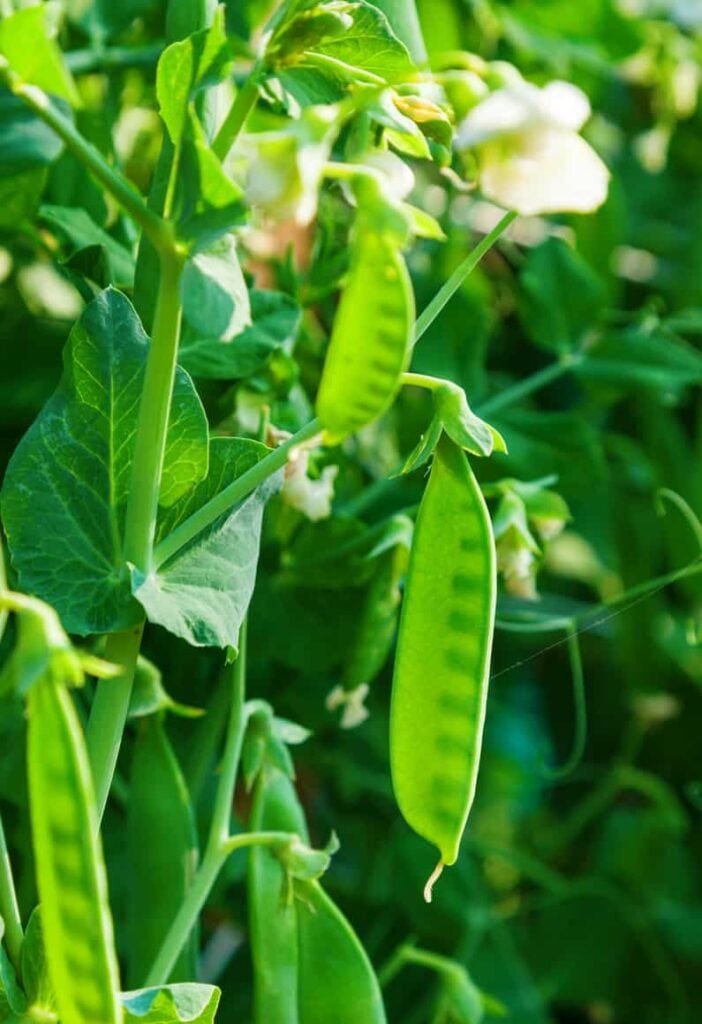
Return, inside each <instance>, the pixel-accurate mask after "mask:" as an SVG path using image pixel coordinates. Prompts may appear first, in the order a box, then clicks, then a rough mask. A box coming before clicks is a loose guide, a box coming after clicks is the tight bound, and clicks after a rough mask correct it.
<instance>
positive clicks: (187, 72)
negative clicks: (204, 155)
mask: <svg viewBox="0 0 702 1024" xmlns="http://www.w3.org/2000/svg"><path fill="white" fill-rule="evenodd" d="M231 64H232V54H231V51H230V49H229V44H228V42H227V36H226V33H225V29H224V7H218V8H217V11H216V13H215V17H214V20H213V22H212V27H211V28H208V29H203V30H202V31H201V32H193V34H192V35H190V36H188V37H187V39H183V40H181V41H179V42H177V43H172V44H171V45H170V46H168V47H167V48H166V49H165V50H164V51H163V53H162V54H161V57H160V59H159V62H158V67H157V69H156V96H157V98H158V102H159V107H160V110H161V117H162V118H163V120H164V122H165V124H166V128H167V129H168V134H169V135H170V137H171V141H172V142H173V144H174V145H175V146H179V145H180V143H181V142H182V141H183V137H184V135H185V134H186V132H187V131H188V128H189V113H190V107H191V104H192V103H193V101H194V99H195V97H196V95H197V93H198V92H199V91H200V90H201V89H206V88H208V87H209V86H213V85H217V84H218V83H219V82H221V81H222V80H223V79H224V78H225V77H226V76H227V74H228V72H229V70H230V68H231Z"/></svg>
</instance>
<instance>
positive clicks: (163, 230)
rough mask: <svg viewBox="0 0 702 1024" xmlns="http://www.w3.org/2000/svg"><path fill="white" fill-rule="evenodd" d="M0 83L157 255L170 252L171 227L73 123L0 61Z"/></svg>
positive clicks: (40, 91)
mask: <svg viewBox="0 0 702 1024" xmlns="http://www.w3.org/2000/svg"><path fill="white" fill-rule="evenodd" d="M0 81H2V82H4V84H5V85H7V87H8V88H9V89H10V90H11V91H12V92H13V93H14V95H15V96H17V97H19V99H21V100H22V101H23V102H24V103H25V104H26V105H27V106H28V107H29V108H30V110H33V111H34V113H35V114H36V115H37V117H40V118H41V119H42V121H44V122H45V124H48V126H49V127H50V128H52V129H53V131H54V132H56V134H57V135H58V136H59V138H61V139H63V141H64V143H65V144H66V148H67V149H69V150H70V151H71V153H73V155H74V156H75V157H77V158H78V159H79V160H80V161H81V163H83V164H84V165H85V166H86V167H87V168H88V170H89V171H91V173H92V174H93V175H94V176H95V177H96V178H97V180H98V181H99V182H100V183H101V184H102V185H103V186H104V187H105V189H107V191H108V192H109V193H110V194H111V195H112V196H113V197H114V198H115V199H116V201H117V202H118V203H119V205H120V206H122V207H123V208H124V210H126V212H127V213H128V214H129V215H130V217H132V218H133V219H134V220H135V221H136V222H137V224H139V226H140V227H141V228H142V230H143V232H144V234H145V235H146V236H147V237H148V238H149V240H150V241H151V243H152V244H153V245H154V246H155V248H156V249H158V250H159V252H163V253H172V252H173V250H174V246H175V243H174V239H173V231H172V229H171V226H170V225H169V224H167V223H166V222H165V221H164V220H162V219H161V217H159V216H158V214H156V213H154V211H153V210H150V209H149V207H148V206H147V205H146V203H145V202H144V200H143V199H142V197H141V196H140V195H139V193H138V192H137V191H136V189H135V188H134V187H133V186H132V185H131V183H130V182H129V181H127V179H126V178H125V177H123V175H121V174H120V173H119V172H118V171H116V170H115V169H114V168H113V167H111V166H110V164H108V163H107V161H106V160H105V158H104V156H103V155H102V153H101V152H100V150H99V149H97V148H96V147H95V146H93V145H92V144H91V143H90V142H88V141H87V139H85V138H83V136H82V135H81V134H80V132H79V131H78V130H77V129H76V127H75V125H74V124H73V122H72V121H70V120H69V119H68V118H67V117H64V115H63V114H62V113H61V112H60V111H59V110H57V108H56V107H54V106H53V104H52V102H51V100H50V98H49V97H48V96H47V94H46V93H45V92H43V91H42V90H41V89H38V88H37V87H36V86H34V85H25V84H24V83H23V82H21V81H20V80H19V78H18V77H17V75H15V74H14V73H13V72H12V71H11V69H10V68H9V67H8V65H7V63H6V62H5V61H4V60H3V59H0Z"/></svg>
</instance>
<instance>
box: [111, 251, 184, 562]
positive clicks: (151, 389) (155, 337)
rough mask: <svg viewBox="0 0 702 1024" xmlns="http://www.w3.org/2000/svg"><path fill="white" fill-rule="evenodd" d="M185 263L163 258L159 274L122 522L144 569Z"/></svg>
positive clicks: (128, 546)
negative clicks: (123, 520)
mask: <svg viewBox="0 0 702 1024" xmlns="http://www.w3.org/2000/svg"><path fill="white" fill-rule="evenodd" d="M182 273H183V261H182V259H181V258H180V257H179V256H174V255H168V256H166V255H164V256H162V257H161V278H160V283H159V290H158V298H157V300H156V314H155V316H154V327H153V332H152V342H151V347H150V349H149V356H148V360H147V363H146V375H145V378H144V388H143V391H142V394H141V400H140V403H139V414H138V419H137V431H136V439H135V442H134V453H133V457H132V471H131V482H130V488H129V501H128V503H127V516H126V523H125V537H124V556H125V559H126V560H127V562H131V563H132V564H133V565H135V566H136V567H137V568H138V569H140V570H141V571H142V572H144V573H148V572H149V571H150V570H151V563H152V555H153V542H154V536H155V533H156V516H157V513H158V497H159V491H160V489H161V473H162V470H163V458H164V452H165V448H166V434H167V431H168V416H169V413H170V409H171V399H172V395H173V383H174V380H175V370H176V358H177V355H178V339H179V336H180V321H181V312H182V310H181V301H180V281H181V277H182Z"/></svg>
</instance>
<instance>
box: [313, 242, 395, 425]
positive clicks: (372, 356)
mask: <svg viewBox="0 0 702 1024" xmlns="http://www.w3.org/2000/svg"><path fill="white" fill-rule="evenodd" d="M413 323H414V294H413V291H412V282H411V281H410V277H409V274H408V272H407V267H406V266H405V262H404V259H403V257H402V254H401V253H400V252H399V250H398V248H397V246H396V245H395V244H394V243H393V242H392V241H391V240H389V239H388V238H386V237H385V236H383V235H380V234H377V233H376V232H374V231H370V230H368V229H367V228H366V229H364V230H362V231H359V232H358V233H357V235H356V238H355V243H354V249H353V253H352V258H351V269H350V271H349V276H348V280H347V283H346V287H345V288H344V291H343V293H342V296H341V301H340V303H339V308H338V310H337V313H336V317H335V319H334V326H333V328H332V336H331V341H330V343H329V350H328V352H327V358H326V362H325V364H324V371H323V373H322V380H321V382H320V385H319V393H318V395H317V415H318V416H319V418H320V420H321V421H322V423H323V425H324V427H325V428H326V429H327V431H328V434H329V438H330V440H341V439H342V438H343V437H345V436H346V435H347V434H351V433H353V432H354V431H356V430H358V429H359V428H361V427H363V426H365V424H366V423H370V422H371V421H372V420H374V419H376V418H377V417H378V416H380V414H381V413H382V412H384V410H385V409H386V408H387V407H388V406H389V405H390V403H391V402H392V400H393V398H394V397H395V395H396V394H397V390H398V388H399V386H400V376H401V374H402V373H403V371H404V370H405V369H406V368H407V364H408V362H409V358H410V355H411V351H412V345H411V343H412V331H413Z"/></svg>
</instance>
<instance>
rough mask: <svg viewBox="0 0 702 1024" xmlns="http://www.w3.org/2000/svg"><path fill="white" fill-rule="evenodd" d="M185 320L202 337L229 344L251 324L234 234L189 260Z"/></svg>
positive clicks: (183, 288) (184, 286)
mask: <svg viewBox="0 0 702 1024" xmlns="http://www.w3.org/2000/svg"><path fill="white" fill-rule="evenodd" d="M181 295H182V299H183V317H184V318H185V321H186V323H187V325H188V327H189V328H190V330H191V332H192V333H193V334H194V335H195V336H196V337H199V338H208V339H212V340H213V341H215V342H218V343H222V342H229V341H231V340H232V338H233V337H234V336H235V335H237V334H239V333H240V332H241V331H243V330H244V328H246V327H248V326H249V325H250V324H251V306H250V303H249V292H248V289H247V287H246V281H245V280H244V275H243V273H242V270H241V265H240V263H239V257H238V255H237V250H236V239H235V238H234V236H233V235H227V236H226V237H224V238H220V239H218V240H217V241H215V242H213V243H212V244H211V245H209V246H208V248H207V249H205V250H203V251H201V252H197V253H196V254H195V255H194V256H191V258H190V259H189V260H188V262H187V263H186V265H185V269H184V271H183V278H182V283H181Z"/></svg>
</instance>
